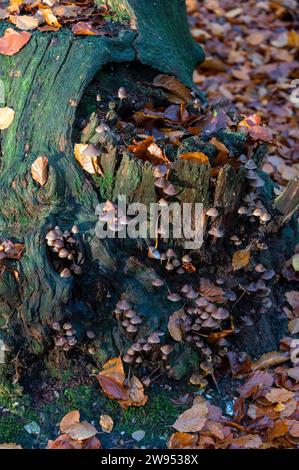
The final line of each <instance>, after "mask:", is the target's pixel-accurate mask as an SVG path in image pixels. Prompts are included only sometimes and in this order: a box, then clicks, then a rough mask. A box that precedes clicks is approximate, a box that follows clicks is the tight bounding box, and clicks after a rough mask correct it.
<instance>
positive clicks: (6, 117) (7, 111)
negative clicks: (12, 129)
mask: <svg viewBox="0 0 299 470" xmlns="http://www.w3.org/2000/svg"><path fill="white" fill-rule="evenodd" d="M14 117H15V112H14V110H13V109H11V108H0V129H1V130H3V129H7V128H8V127H9V126H10V125H11V123H12V121H13V120H14Z"/></svg>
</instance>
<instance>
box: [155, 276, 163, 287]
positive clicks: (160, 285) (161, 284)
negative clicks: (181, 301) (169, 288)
mask: <svg viewBox="0 0 299 470" xmlns="http://www.w3.org/2000/svg"><path fill="white" fill-rule="evenodd" d="M152 285H153V286H155V287H162V286H163V285H164V281H162V279H159V278H156V279H154V280H153V281H152Z"/></svg>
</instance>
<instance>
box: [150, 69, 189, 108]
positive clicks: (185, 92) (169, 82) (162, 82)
mask: <svg viewBox="0 0 299 470" xmlns="http://www.w3.org/2000/svg"><path fill="white" fill-rule="evenodd" d="M153 85H154V86H155V87H159V88H164V90H167V91H169V92H170V93H172V94H173V95H175V96H177V97H178V98H179V99H180V100H182V101H183V102H186V103H188V102H189V101H190V100H191V99H192V95H191V92H190V90H189V88H187V87H186V86H185V85H183V83H181V82H180V81H179V80H178V79H177V78H175V77H173V76H171V75H164V74H161V75H157V76H156V77H155V78H154V81H153Z"/></svg>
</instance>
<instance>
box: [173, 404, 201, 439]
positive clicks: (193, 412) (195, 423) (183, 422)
mask: <svg viewBox="0 0 299 470" xmlns="http://www.w3.org/2000/svg"><path fill="white" fill-rule="evenodd" d="M207 415H208V407H207V405H206V404H205V403H198V404H195V405H193V406H192V407H191V408H190V409H189V410H187V411H184V413H182V414H181V415H180V416H179V417H178V419H177V420H176V421H175V423H174V424H173V425H172V427H173V428H175V429H176V430H177V431H180V432H198V431H200V430H201V429H202V428H203V427H204V425H205V424H206V422H207Z"/></svg>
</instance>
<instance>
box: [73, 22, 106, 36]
mask: <svg viewBox="0 0 299 470" xmlns="http://www.w3.org/2000/svg"><path fill="white" fill-rule="evenodd" d="M72 31H73V33H74V34H76V35H84V36H98V35H99V34H101V33H100V32H99V31H97V30H96V29H95V28H94V27H93V26H92V25H91V24H89V23H87V22H85V21H79V22H78V23H75V24H74V25H73V26H72Z"/></svg>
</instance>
